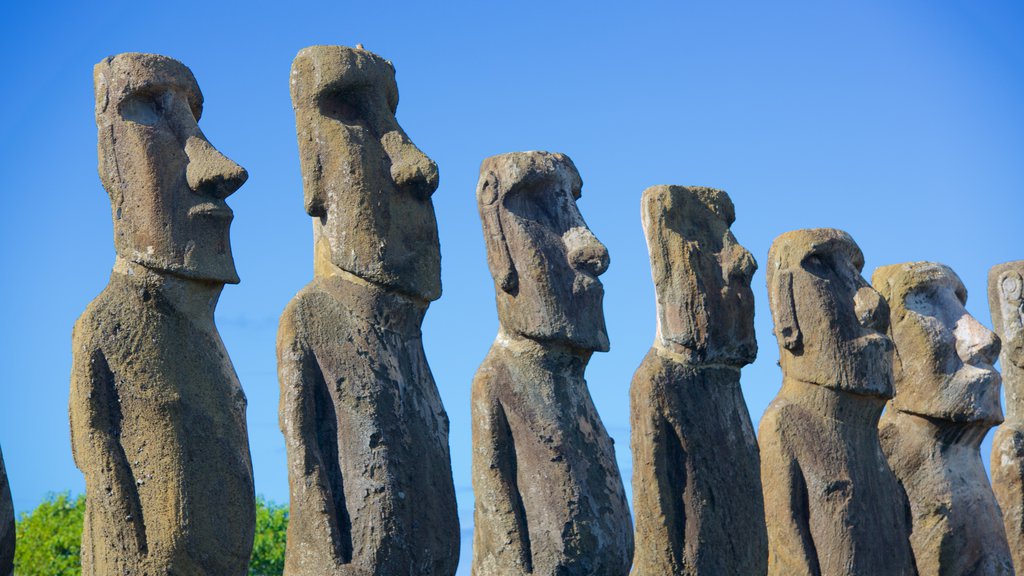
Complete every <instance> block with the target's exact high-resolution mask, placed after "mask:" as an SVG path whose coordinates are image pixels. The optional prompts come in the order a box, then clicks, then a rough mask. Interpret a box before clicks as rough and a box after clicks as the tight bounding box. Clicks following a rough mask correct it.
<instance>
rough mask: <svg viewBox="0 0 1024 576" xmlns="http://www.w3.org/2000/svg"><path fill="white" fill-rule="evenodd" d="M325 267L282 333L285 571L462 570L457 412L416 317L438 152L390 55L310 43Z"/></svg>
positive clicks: (299, 99)
mask: <svg viewBox="0 0 1024 576" xmlns="http://www.w3.org/2000/svg"><path fill="white" fill-rule="evenodd" d="M291 74H292V76H291V93H292V103H293V105H294V108H295V119H296V126H297V132H298V141H299V154H300V160H301V166H302V180H303V189H304V192H305V207H306V211H307V212H308V213H309V215H310V216H312V217H313V236H314V247H313V251H314V278H313V281H312V282H310V283H309V284H308V285H306V286H305V287H304V288H303V289H302V290H301V291H300V292H299V293H298V295H296V296H295V298H294V299H293V300H292V301H291V302H290V303H289V304H288V306H287V308H286V309H285V311H284V314H283V315H282V317H281V324H280V328H279V331H278V336H277V356H278V377H279V380H280V384H281V404H280V424H281V430H282V431H283V432H284V436H285V441H286V447H287V452H288V479H289V484H290V487H291V514H290V517H289V524H288V544H287V553H286V557H285V570H284V573H285V574H287V575H289V576H306V575H309V576H312V575H317V576H324V575H339V576H340V575H346V576H348V575H360V576H362V575H378V576H392V575H396V576H397V575H412V574H431V575H436V576H451V575H452V574H454V573H455V570H456V568H457V566H458V561H459V520H458V515H457V510H456V505H455V488H454V484H453V482H452V472H451V462H450V458H449V450H448V417H447V415H446V414H445V411H444V407H443V406H442V405H441V398H440V396H439V394H438V391H437V385H436V384H435V383H434V378H433V376H432V375H431V373H430V367H429V366H428V365H427V359H426V356H425V355H424V352H423V341H422V334H421V332H420V325H421V324H422V322H423V317H424V314H425V313H426V311H427V306H428V305H429V303H430V302H431V301H433V300H436V299H437V298H438V297H439V296H440V294H441V267H440V266H441V255H440V247H439V244H438V239H437V224H436V221H435V218H434V207H433V204H432V203H431V195H432V194H433V192H434V190H435V189H436V188H437V182H438V173H437V166H436V165H435V164H434V162H433V161H432V160H430V158H428V157H427V156H426V155H425V154H424V153H423V152H421V151H420V150H419V149H418V148H417V147H416V146H415V145H414V144H413V143H412V142H411V141H410V140H409V137H408V136H407V135H406V134H405V132H404V131H403V130H402V128H401V126H399V125H398V122H397V120H395V108H396V106H397V105H398V87H397V85H396V83H395V70H394V68H393V67H392V65H391V63H390V62H388V61H386V60H384V59H383V58H381V57H380V56H377V55H376V54H373V53H371V52H368V51H365V50H362V49H359V48H355V49H353V48H346V47H343V46H313V47H310V48H306V49H303V50H302V51H300V52H299V54H298V56H296V58H295V60H294V62H293V63H292V73H291Z"/></svg>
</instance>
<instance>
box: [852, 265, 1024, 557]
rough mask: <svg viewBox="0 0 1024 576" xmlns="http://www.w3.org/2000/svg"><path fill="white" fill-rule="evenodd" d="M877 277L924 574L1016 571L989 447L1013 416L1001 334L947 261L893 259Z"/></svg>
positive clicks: (896, 445)
mask: <svg viewBox="0 0 1024 576" xmlns="http://www.w3.org/2000/svg"><path fill="white" fill-rule="evenodd" d="M872 284H873V285H874V287H875V289H876V290H878V291H879V292H880V293H881V294H882V296H883V297H885V299H886V301H887V302H888V303H889V335H890V336H891V337H892V340H893V343H894V344H895V345H896V354H895V359H894V363H893V376H894V382H895V388H896V392H895V396H894V397H893V399H892V400H890V401H889V406H888V409H887V410H886V411H885V415H884V416H883V417H882V421H881V424H880V426H879V436H880V437H881V442H882V450H883V451H884V452H885V455H886V458H887V460H888V462H889V467H890V468H892V471H893V472H894V473H895V474H896V477H897V478H898V479H899V481H900V485H901V486H902V487H903V489H904V491H905V492H906V494H907V499H908V501H909V504H910V514H911V521H912V527H911V535H910V543H911V545H912V546H913V549H914V559H915V561H916V564H917V569H918V571H919V573H921V574H936V575H939V574H942V575H948V576H967V575H975V574H986V575H990V576H1000V575H1002V576H1005V575H1012V574H1013V567H1012V566H1011V561H1010V551H1009V548H1008V547H1007V544H1006V534H1005V532H1004V531H1003V524H1002V519H1001V518H1000V515H999V507H998V505H997V504H996V499H995V496H994V495H993V494H992V487H991V485H990V484H989V481H988V476H987V475H986V473H985V466H984V464H983V463H982V461H981V453H980V451H979V447H980V446H981V441H982V439H983V438H984V437H985V434H986V433H987V432H988V430H989V429H990V428H991V427H992V426H995V425H996V424H998V423H999V422H1001V421H1002V420H1003V412H1002V409H1001V408H1000V406H999V373H998V372H996V371H995V369H993V368H992V364H993V363H994V362H995V361H996V357H997V356H998V355H999V339H998V338H997V337H996V335H995V334H993V333H992V332H991V331H990V330H988V329H987V328H985V327H984V326H982V325H981V324H979V323H978V321H977V320H975V319H974V317H972V316H971V315H970V314H968V313H967V310H966V309H965V308H964V305H965V304H966V303H967V290H966V288H964V285H963V284H962V283H961V282H960V278H959V277H957V275H956V274H955V273H954V272H953V271H952V270H950V269H949V268H948V267H946V266H943V265H942V264H933V263H931V262H913V263H907V264H895V265H892V266H884V267H882V268H879V269H878V270H876V271H875V274H874V276H873V277H872Z"/></svg>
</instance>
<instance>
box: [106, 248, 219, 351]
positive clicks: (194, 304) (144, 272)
mask: <svg viewBox="0 0 1024 576" xmlns="http://www.w3.org/2000/svg"><path fill="white" fill-rule="evenodd" d="M115 275H120V276H123V277H125V278H128V279H130V280H131V281H133V282H137V283H141V284H143V285H144V286H146V288H147V289H151V290H153V291H154V292H156V293H158V294H159V295H160V296H161V297H163V298H164V299H165V300H166V301H167V302H169V303H170V304H171V306H172V307H173V308H174V309H175V310H177V311H178V312H180V313H181V314H182V315H183V316H185V317H186V318H188V319H189V320H191V321H192V322H193V323H195V324H196V325H197V326H199V327H200V328H202V329H203V330H205V331H207V332H216V331H217V328H216V326H215V325H214V321H213V314H214V311H215V310H216V308H217V301H218V300H219V299H220V293H221V291H222V290H223V289H224V284H222V283H220V282H203V281H200V280H192V279H189V278H182V277H180V276H175V275H173V274H168V273H166V272H158V271H156V270H153V269H151V268H147V267H145V266H142V265H141V264H137V263H135V262H132V261H130V260H126V259H124V258H122V257H120V256H118V257H117V259H116V260H115V261H114V269H113V272H112V273H111V276H112V277H113V276H115Z"/></svg>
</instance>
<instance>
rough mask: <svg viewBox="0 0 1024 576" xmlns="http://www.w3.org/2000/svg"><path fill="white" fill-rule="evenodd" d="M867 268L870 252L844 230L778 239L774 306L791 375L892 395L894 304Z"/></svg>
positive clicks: (773, 257) (772, 267)
mask: <svg viewBox="0 0 1024 576" xmlns="http://www.w3.org/2000/svg"><path fill="white" fill-rule="evenodd" d="M863 268H864V255H863V254H862V253H861V251H860V248H859V247H858V246H857V244H856V243H855V242H854V241H853V238H851V237H850V235H849V234H847V233H846V232H843V231H842V230H834V229H831V228H814V229H808V230H795V231H793V232H787V233H785V234H783V235H781V236H779V237H778V238H776V239H775V242H773V243H772V247H771V249H770V250H769V252H768V271H767V272H768V293H769V304H770V306H771V310H772V319H773V321H774V323H775V336H776V338H777V339H778V341H779V365H780V366H781V367H782V371H783V373H784V374H785V375H786V377H789V378H794V379H796V380H799V381H802V382H808V383H811V384H818V385H821V386H825V387H827V388H832V389H835V390H839V391H843V392H852V393H855V394H862V395H873V396H881V397H883V398H891V397H892V394H893V386H892V348H893V346H892V341H891V340H890V339H889V337H888V336H886V334H885V332H886V330H887V329H888V327H889V307H888V306H887V305H886V302H885V300H884V299H883V298H882V297H881V295H879V294H878V292H876V291H875V290H874V289H873V288H872V287H871V286H870V285H869V284H868V283H867V281H866V280H864V278H863V277H861V275H860V273H861V270H862V269H863Z"/></svg>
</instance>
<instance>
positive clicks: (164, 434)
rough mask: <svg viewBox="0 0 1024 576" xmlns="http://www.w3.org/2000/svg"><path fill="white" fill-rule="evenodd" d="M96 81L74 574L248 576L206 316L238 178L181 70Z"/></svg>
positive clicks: (80, 351) (156, 59)
mask: <svg viewBox="0 0 1024 576" xmlns="http://www.w3.org/2000/svg"><path fill="white" fill-rule="evenodd" d="M94 81H95V88H96V125H97V128H98V132H99V171H100V180H101V181H102V182H103V186H104V188H106V190H107V193H108V194H109V195H110V202H111V211H112V215H113V218H114V247H115V249H116V251H117V260H116V262H115V264H114V271H113V273H112V274H111V276H110V283H109V284H108V285H107V287H106V289H104V291H103V293H101V294H100V295H99V296H98V297H97V298H96V299H95V300H93V301H92V302H91V303H90V304H89V306H88V308H87V309H86V310H85V312H84V313H83V314H82V316H81V317H80V318H79V319H78V322H77V323H76V324H75V329H74V335H73V338H72V340H73V360H72V372H71V398H70V406H69V409H70V416H71V441H72V450H73V453H74V456H75V462H76V464H77V465H78V467H79V469H80V470H81V471H82V472H83V474H85V482H86V493H87V496H88V500H87V503H86V513H85V528H84V530H83V536H82V573H83V574H89V575H93V574H168V573H173V574H190V575H210V576H231V575H242V574H246V572H247V570H248V564H249V555H250V553H251V552H252V543H253V532H254V530H255V496H254V494H253V481H252V466H251V464H250V460H249V441H248V436H247V432H246V421H245V407H246V400H245V394H244V393H243V392H242V388H241V386H240V384H239V382H238V378H237V376H236V375H235V371H234V368H233V367H232V365H231V361H230V360H229V359H228V355H227V352H226V350H225V349H224V345H223V343H222V342H221V339H220V335H219V334H218V333H217V328H216V326H215V325H214V320H213V313H214V308H215V307H216V304H217V299H218V298H219V296H220V292H221V289H222V288H223V286H224V284H225V283H237V282H238V276H237V274H236V273H235V266H234V262H233V260H232V257H231V248H230V243H229V229H230V224H231V219H232V212H231V209H230V208H228V206H227V204H226V203H225V201H224V199H225V198H226V197H227V196H229V195H230V194H232V193H233V192H234V191H235V190H237V189H238V188H239V187H240V186H241V185H242V183H243V182H245V179H246V176H247V175H246V172H245V170H243V169H242V168H241V167H240V166H238V165H237V164H235V163H234V162H232V161H231V160H229V159H227V158H226V157H225V156H224V155H222V154H221V153H220V152H218V151H217V150H216V149H214V148H213V146H212V145H211V144H210V142H209V141H207V140H206V137H205V136H203V133H202V131H201V130H200V129H199V126H198V125H197V122H198V120H199V116H200V114H201V112H202V101H203V97H202V94H201V93H200V91H199V86H198V85H197V84H196V81H195V78H194V77H193V76H192V72H191V71H189V69H188V68H186V67H185V66H184V65H182V64H181V63H180V62H178V61H176V60H172V59H170V58H167V57H164V56H158V55H153V54H135V53H130V54H119V55H117V56H114V57H111V58H107V59H105V60H103V61H102V62H100V63H99V64H97V65H96V67H95V69H94Z"/></svg>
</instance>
